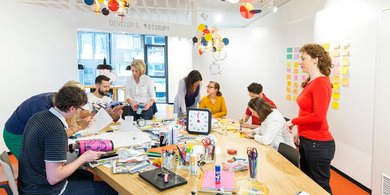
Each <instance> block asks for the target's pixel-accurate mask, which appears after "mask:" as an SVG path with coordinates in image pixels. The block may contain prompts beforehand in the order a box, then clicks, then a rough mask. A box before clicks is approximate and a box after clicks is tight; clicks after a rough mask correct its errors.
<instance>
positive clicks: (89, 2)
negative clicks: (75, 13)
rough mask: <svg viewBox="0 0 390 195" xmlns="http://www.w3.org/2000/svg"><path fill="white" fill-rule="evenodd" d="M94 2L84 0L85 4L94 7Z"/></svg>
mask: <svg viewBox="0 0 390 195" xmlns="http://www.w3.org/2000/svg"><path fill="white" fill-rule="evenodd" d="M94 2H95V1H94V0H84V3H85V4H87V5H92V4H93V3H94Z"/></svg>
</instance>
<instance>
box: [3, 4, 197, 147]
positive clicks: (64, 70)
mask: <svg viewBox="0 0 390 195" xmlns="http://www.w3.org/2000/svg"><path fill="white" fill-rule="evenodd" d="M7 7H8V8H7V9H6V10H4V11H2V12H0V24H1V30H0V42H1V43H2V45H1V47H0V53H1V57H2V59H1V60H2V63H1V65H0V66H1V68H2V73H3V74H2V78H3V81H5V82H4V85H3V95H2V96H1V100H2V102H3V104H2V106H1V112H0V126H1V128H0V134H2V133H3V126H4V123H5V122H6V120H7V119H8V117H9V116H10V115H11V114H12V112H13V111H14V110H15V108H16V107H17V106H18V105H19V104H20V103H21V102H22V101H23V100H25V99H27V98H28V97H31V96H33V95H36V94H38V93H42V92H48V91H57V90H58V89H59V88H60V87H61V86H62V85H63V84H64V83H65V82H66V81H68V80H77V79H78V72H77V69H76V65H77V30H78V29H89V30H92V31H107V32H127V33H144V34H161V35H167V36H183V37H184V38H182V39H181V41H178V38H177V37H176V38H172V39H171V38H170V39H169V41H170V42H169V46H168V54H169V55H170V57H169V58H170V60H169V62H168V64H169V73H168V76H169V82H170V83H174V84H170V85H172V86H175V87H176V86H177V82H178V80H179V78H181V77H183V76H184V75H185V74H188V72H189V70H191V66H192V62H191V61H192V59H191V43H190V41H189V37H190V36H191V34H192V31H191V30H192V29H194V28H193V27H190V26H186V25H175V24H164V23H161V24H160V23H153V22H146V21H138V20H137V21H133V20H128V19H127V18H125V19H124V20H123V21H122V20H121V19H120V18H116V17H104V16H101V15H100V16H95V14H93V13H85V12H79V11H73V10H62V9H56V8H46V7H42V6H35V5H28V4H22V3H19V2H18V1H10V2H8V3H7ZM15 10H18V11H17V13H16V12H15ZM145 25H146V26H145ZM153 25H159V26H163V27H164V28H153ZM156 29H160V30H156ZM161 29H164V30H161ZM189 29H191V30H189ZM179 51H180V52H181V53H180V54H181V55H176V54H178V52H179ZM186 51H187V52H186ZM183 67H186V68H184V69H183ZM174 94H176V91H172V90H171V91H170V95H171V96H172V95H174ZM0 139H1V142H0V150H6V147H5V145H4V142H3V140H2V136H1V138H0Z"/></svg>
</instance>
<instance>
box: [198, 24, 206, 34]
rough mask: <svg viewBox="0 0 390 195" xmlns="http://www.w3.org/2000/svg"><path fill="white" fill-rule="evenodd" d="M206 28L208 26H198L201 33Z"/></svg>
mask: <svg viewBox="0 0 390 195" xmlns="http://www.w3.org/2000/svg"><path fill="white" fill-rule="evenodd" d="M205 28H206V24H199V26H198V30H199V31H200V32H203V30H204V29H205Z"/></svg>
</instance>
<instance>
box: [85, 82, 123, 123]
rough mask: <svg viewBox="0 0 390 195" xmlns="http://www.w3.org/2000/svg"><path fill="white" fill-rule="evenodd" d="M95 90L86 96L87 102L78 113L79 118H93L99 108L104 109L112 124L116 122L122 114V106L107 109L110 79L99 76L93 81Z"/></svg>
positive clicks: (109, 101)
mask: <svg viewBox="0 0 390 195" xmlns="http://www.w3.org/2000/svg"><path fill="white" fill-rule="evenodd" d="M95 85H96V90H95V91H94V92H92V93H89V94H88V95H87V97H88V102H87V104H86V105H84V106H83V109H84V110H82V111H80V118H85V117H88V116H94V115H95V114H96V113H97V112H98V111H99V110H100V108H104V109H106V111H107V112H108V114H109V115H110V116H111V118H112V119H113V121H114V122H116V121H118V120H119V118H120V117H121V114H122V106H116V107H114V108H108V106H109V105H110V103H112V99H111V98H110V97H108V96H107V94H108V92H109V90H110V78H108V77H106V76H104V75H99V76H97V77H96V79H95Z"/></svg>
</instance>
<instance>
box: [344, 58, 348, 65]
mask: <svg viewBox="0 0 390 195" xmlns="http://www.w3.org/2000/svg"><path fill="white" fill-rule="evenodd" d="M343 65H344V66H349V65H350V63H349V58H343Z"/></svg>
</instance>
